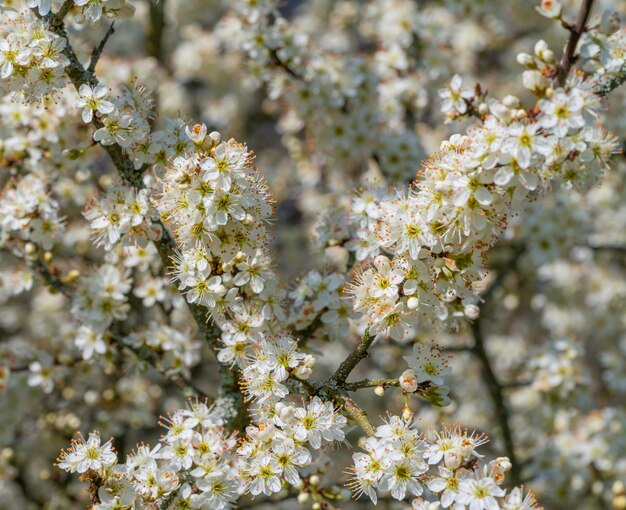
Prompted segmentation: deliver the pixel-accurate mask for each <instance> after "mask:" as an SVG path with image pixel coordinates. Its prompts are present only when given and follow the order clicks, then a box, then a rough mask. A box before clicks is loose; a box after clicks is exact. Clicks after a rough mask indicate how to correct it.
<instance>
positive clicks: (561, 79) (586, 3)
mask: <svg viewBox="0 0 626 510" xmlns="http://www.w3.org/2000/svg"><path fill="white" fill-rule="evenodd" d="M593 2H594V0H583V2H582V4H581V6H580V11H579V12H578V20H577V21H576V25H574V26H573V27H570V29H569V30H570V36H569V40H568V41H567V44H566V45H565V50H564V51H563V56H562V57H561V62H560V63H559V66H558V73H557V79H556V82H557V85H558V86H559V87H562V86H563V85H565V80H566V79H567V75H568V74H569V72H570V69H571V68H572V65H573V64H574V62H575V60H576V58H577V57H576V56H575V55H574V53H575V52H576V46H577V45H578V41H579V40H580V36H581V35H583V33H584V32H585V30H587V20H588V19H589V16H590V14H591V8H592V7H593Z"/></svg>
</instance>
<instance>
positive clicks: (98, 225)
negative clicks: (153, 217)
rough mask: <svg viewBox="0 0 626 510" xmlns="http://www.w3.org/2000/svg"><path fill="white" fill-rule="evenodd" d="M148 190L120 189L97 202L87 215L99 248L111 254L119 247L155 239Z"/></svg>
mask: <svg viewBox="0 0 626 510" xmlns="http://www.w3.org/2000/svg"><path fill="white" fill-rule="evenodd" d="M149 207H150V204H149V201H148V190H145V189H142V190H139V191H135V190H133V189H127V188H123V187H121V186H117V187H115V188H113V189H111V190H110V191H109V192H108V193H107V194H106V195H105V196H104V197H102V198H99V199H97V200H94V201H93V202H92V203H91V204H90V205H89V207H88V209H87V210H86V211H85V218H86V219H87V220H88V221H89V222H90V225H91V228H92V230H93V232H94V236H95V242H96V245H103V246H104V248H105V249H106V250H107V251H109V250H112V249H113V247H115V246H116V245H117V244H118V243H120V242H123V243H124V244H130V243H132V242H133V241H134V240H136V239H137V238H140V239H146V237H147V238H150V237H152V238H155V237H158V236H155V235H154V232H152V231H151V222H150V220H149V218H148V209H149Z"/></svg>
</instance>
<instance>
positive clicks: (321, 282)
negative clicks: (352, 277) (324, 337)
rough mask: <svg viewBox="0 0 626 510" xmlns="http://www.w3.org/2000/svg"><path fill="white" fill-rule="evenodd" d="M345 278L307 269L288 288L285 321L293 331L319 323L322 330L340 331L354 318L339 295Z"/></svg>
mask: <svg viewBox="0 0 626 510" xmlns="http://www.w3.org/2000/svg"><path fill="white" fill-rule="evenodd" d="M345 283H346V278H345V276H344V275H342V274H341V273H336V272H335V273H329V274H322V273H320V272H319V271H310V272H308V273H307V274H306V275H305V276H304V277H303V278H301V279H300V280H299V281H298V284H297V285H296V287H295V288H294V289H293V290H292V291H291V292H289V298H290V299H291V305H292V306H291V310H290V314H289V317H288V319H287V320H288V322H289V324H293V326H294V328H295V329H296V330H297V331H302V330H304V329H307V328H313V327H318V326H323V327H324V331H325V333H335V334H341V333H342V332H343V331H345V330H346V328H347V327H349V320H350V319H353V318H356V315H355V313H354V312H353V310H352V306H351V305H350V303H349V302H348V301H347V300H346V299H343V298H342V297H343V296H342V292H343V287H344V285H345Z"/></svg>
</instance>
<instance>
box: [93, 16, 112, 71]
mask: <svg viewBox="0 0 626 510" xmlns="http://www.w3.org/2000/svg"><path fill="white" fill-rule="evenodd" d="M113 32H115V21H114V22H113V23H111V26H109V29H108V30H107V32H106V34H104V37H103V38H102V40H101V41H100V44H98V46H96V47H95V48H94V50H93V53H92V54H91V61H90V62H89V67H87V72H88V73H93V72H94V71H95V70H96V65H98V60H100V55H102V51H103V50H104V46H105V45H106V43H107V41H108V40H109V37H111V36H112V35H113Z"/></svg>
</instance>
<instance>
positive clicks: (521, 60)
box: [517, 53, 535, 67]
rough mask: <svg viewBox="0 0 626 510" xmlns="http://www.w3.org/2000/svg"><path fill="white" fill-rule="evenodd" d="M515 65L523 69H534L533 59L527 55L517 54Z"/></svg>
mask: <svg viewBox="0 0 626 510" xmlns="http://www.w3.org/2000/svg"><path fill="white" fill-rule="evenodd" d="M517 63H518V64H519V65H521V66H524V67H535V59H534V58H533V56H532V55H529V54H528V53H519V54H518V55H517Z"/></svg>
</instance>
